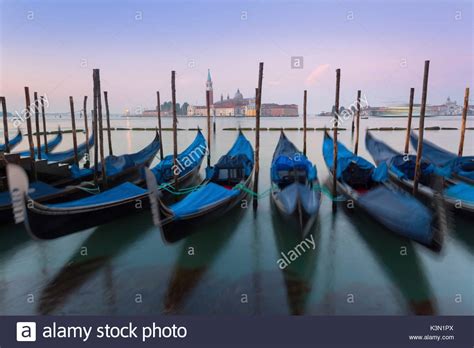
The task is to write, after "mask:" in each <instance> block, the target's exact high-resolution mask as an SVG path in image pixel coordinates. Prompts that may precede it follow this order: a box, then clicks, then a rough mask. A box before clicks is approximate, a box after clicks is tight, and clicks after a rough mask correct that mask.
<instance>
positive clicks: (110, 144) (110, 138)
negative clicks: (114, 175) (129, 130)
mask: <svg viewBox="0 0 474 348" xmlns="http://www.w3.org/2000/svg"><path fill="white" fill-rule="evenodd" d="M104 99H105V116H106V117H107V140H108V142H109V156H112V155H113V154H114V151H113V150H112V133H111V132H112V130H111V129H110V112H109V98H108V93H107V91H104Z"/></svg>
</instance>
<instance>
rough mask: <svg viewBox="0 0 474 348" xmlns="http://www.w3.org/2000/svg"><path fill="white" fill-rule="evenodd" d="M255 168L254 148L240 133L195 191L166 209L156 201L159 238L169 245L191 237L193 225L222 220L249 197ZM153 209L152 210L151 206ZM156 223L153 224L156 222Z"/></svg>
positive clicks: (207, 170)
mask: <svg viewBox="0 0 474 348" xmlns="http://www.w3.org/2000/svg"><path fill="white" fill-rule="evenodd" d="M253 168H254V157H253V148H252V145H251V144H250V142H249V141H248V140H247V138H246V137H245V136H244V134H243V133H242V132H241V131H239V135H238V136H237V139H236V141H235V142H234V145H233V146H232V148H231V149H230V150H229V152H227V154H225V155H224V156H222V157H221V158H220V159H219V161H217V163H216V164H215V165H214V166H213V167H208V168H206V178H205V179H204V180H203V182H202V183H201V184H200V185H199V186H198V188H197V189H196V190H194V191H193V192H191V193H190V194H189V195H187V196H186V197H185V198H184V199H182V200H181V201H179V202H177V203H175V204H172V205H169V206H167V205H165V204H164V202H163V200H162V199H159V200H158V201H159V202H158V206H159V209H157V210H159V212H157V211H153V210H152V211H153V214H154V215H157V214H158V213H159V214H160V226H161V232H162V237H163V239H164V240H165V241H166V242H169V243H172V242H175V241H177V240H179V239H182V238H184V237H186V236H188V235H189V234H191V233H193V232H194V231H193V227H195V226H196V225H195V224H196V223H201V222H202V221H205V220H210V219H212V218H215V217H218V216H222V215H223V214H225V213H226V212H228V211H229V210H231V209H232V208H234V207H235V206H236V205H237V204H239V203H240V202H241V201H242V200H243V199H244V198H245V197H246V196H247V193H248V189H249V187H250V185H251V183H252V176H253ZM152 208H153V206H152ZM155 222H156V221H155Z"/></svg>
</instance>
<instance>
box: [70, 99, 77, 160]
mask: <svg viewBox="0 0 474 348" xmlns="http://www.w3.org/2000/svg"><path fill="white" fill-rule="evenodd" d="M69 106H70V108H71V126H72V146H73V148H74V163H75V164H76V165H79V157H78V155H77V136H76V115H75V114H74V100H73V98H72V96H69Z"/></svg>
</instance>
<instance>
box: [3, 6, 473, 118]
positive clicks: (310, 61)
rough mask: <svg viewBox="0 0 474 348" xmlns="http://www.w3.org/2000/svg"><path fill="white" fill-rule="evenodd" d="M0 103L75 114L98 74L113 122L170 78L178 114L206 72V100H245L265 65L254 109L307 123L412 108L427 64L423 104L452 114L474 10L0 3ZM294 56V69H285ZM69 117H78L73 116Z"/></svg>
mask: <svg viewBox="0 0 474 348" xmlns="http://www.w3.org/2000/svg"><path fill="white" fill-rule="evenodd" d="M0 3H1V14H0V16H1V17H0V18H1V24H0V41H1V52H0V73H1V80H0V94H1V95H5V96H6V98H7V104H8V110H9V111H10V112H14V111H16V110H21V109H23V108H24V104H25V102H24V91H23V87H24V86H29V87H30V89H31V91H38V92H39V93H46V94H47V95H48V97H49V99H50V103H51V106H50V110H49V111H51V112H67V111H68V110H69V99H68V97H69V95H72V96H74V98H75V100H76V103H78V104H79V103H81V104H82V98H83V96H84V95H89V98H90V95H91V93H92V69H93V68H100V69H101V79H102V89H103V90H107V91H108V92H109V100H110V105H111V110H112V112H114V113H120V112H123V111H124V110H125V109H129V110H131V111H132V113H133V111H134V110H139V109H140V108H153V107H154V106H155V105H156V102H155V92H156V91H157V90H160V91H161V94H162V100H169V99H170V94H171V89H170V76H171V73H170V72H171V70H176V73H177V78H178V80H177V99H178V102H184V101H188V102H190V103H193V104H194V103H198V104H204V102H205V89H204V84H205V79H206V75H207V69H208V68H210V69H211V74H212V77H213V81H214V94H215V98H218V97H219V96H220V94H221V93H222V94H224V96H226V95H227V94H228V93H229V94H230V95H231V96H232V95H233V94H234V93H235V91H236V89H237V88H240V90H241V92H242V93H243V94H244V96H246V97H247V96H251V95H252V94H253V93H254V89H255V87H256V84H257V73H258V62H260V61H263V62H264V63H265V70H264V82H263V95H262V98H263V102H277V103H295V104H299V105H300V106H301V104H302V100H303V90H304V89H307V90H308V110H309V112H310V113H315V112H320V111H322V110H330V108H331V106H332V105H333V103H334V90H335V69H336V68H341V71H342V73H341V75H342V81H341V102H342V105H348V104H350V103H352V102H353V100H354V99H355V96H356V92H357V89H361V90H362V92H363V93H365V94H366V96H367V99H368V101H369V103H370V104H371V105H384V104H388V105H393V104H397V103H405V102H407V100H408V94H409V88H410V87H415V89H416V94H415V98H416V101H419V99H420V95H421V93H420V90H421V85H422V73H423V64H424V61H425V60H426V59H429V60H430V61H431V68H430V79H429V91H428V103H430V104H437V103H442V102H444V100H445V99H446V97H447V96H450V97H451V98H452V99H455V100H457V101H458V103H460V102H461V101H462V97H463V92H464V88H465V87H467V86H471V87H472V81H473V37H472V36H473V18H472V16H473V3H472V1H458V0H445V1H423V0H422V1H416V2H415V1H406V0H400V1H373V0H372V1H366V0H363V1H338V0H335V1H303V0H296V1H294V0H293V1H222V0H221V1H211V0H208V1H180V0H174V1H140V0H139V1H130V0H108V1H105V0H102V1H98V0H95V1H92V0H80V1H79V0H69V1H59V0H54V1H53V0H43V1H38V0H11V1H9V0H0ZM292 56H302V57H303V59H304V61H303V62H304V65H303V68H302V69H291V57H292ZM76 109H80V107H79V105H78V106H76Z"/></svg>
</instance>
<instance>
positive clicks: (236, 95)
mask: <svg viewBox="0 0 474 348" xmlns="http://www.w3.org/2000/svg"><path fill="white" fill-rule="evenodd" d="M234 99H235V100H242V99H244V96H243V95H242V93H240V90H239V89H237V92H235V95H234Z"/></svg>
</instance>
